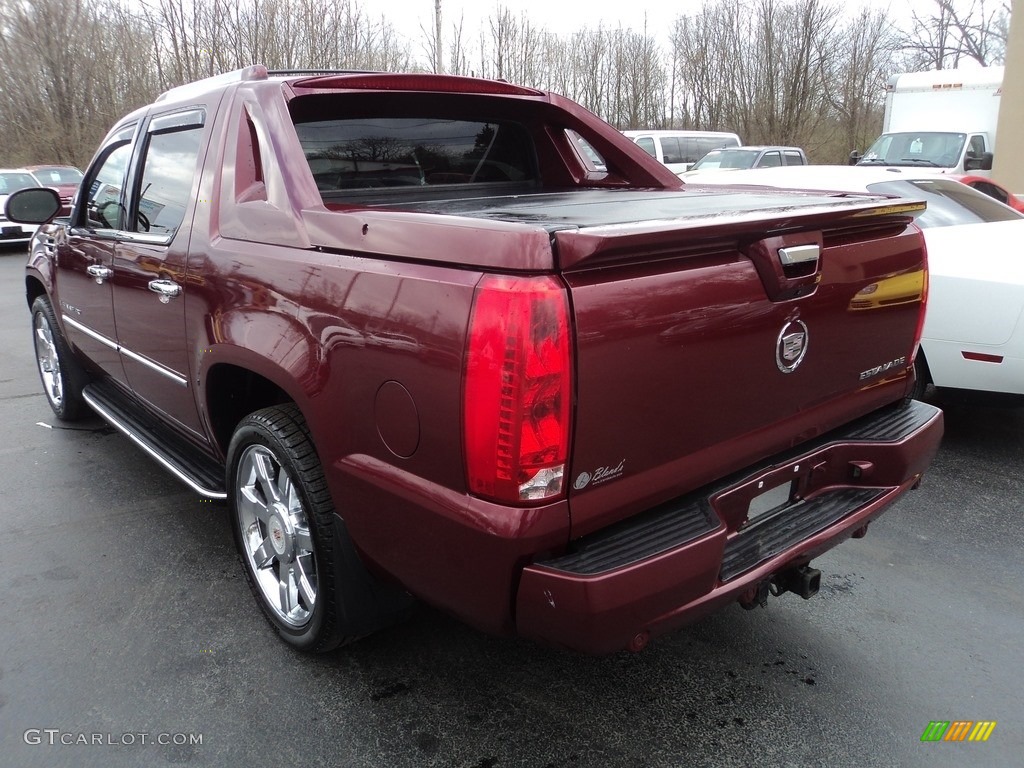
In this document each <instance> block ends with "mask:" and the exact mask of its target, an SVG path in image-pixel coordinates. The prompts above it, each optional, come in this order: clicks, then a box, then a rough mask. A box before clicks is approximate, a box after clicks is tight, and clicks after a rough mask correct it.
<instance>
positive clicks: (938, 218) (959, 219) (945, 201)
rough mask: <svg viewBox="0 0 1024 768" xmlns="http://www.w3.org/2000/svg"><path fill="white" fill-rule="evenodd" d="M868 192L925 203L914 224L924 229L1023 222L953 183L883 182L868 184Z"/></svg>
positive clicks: (1017, 215)
mask: <svg viewBox="0 0 1024 768" xmlns="http://www.w3.org/2000/svg"><path fill="white" fill-rule="evenodd" d="M868 189H869V190H870V191H871V192H881V193H884V194H887V195H899V196H900V197H911V198H917V199H919V200H920V199H923V200H924V201H925V202H926V203H928V209H927V210H926V211H925V212H924V213H922V214H920V215H919V216H917V218H916V219H915V220H914V221H915V222H916V223H917V224H918V226H920V227H922V228H924V229H927V228H929V227H952V226H955V225H957V224H980V223H983V222H990V221H1019V220H1021V219H1024V215H1021V214H1020V213H1017V211H1015V210H1013V209H1012V208H1010V207H1009V206H1006V205H1003V204H1002V203H1000V202H999V201H998V200H995V199H993V198H991V197H989V196H988V195H986V194H983V193H981V192H978V191H977V190H974V189H971V188H970V187H968V186H967V185H966V184H961V183H960V182H959V181H955V180H953V179H942V178H936V179H915V180H913V181H907V180H903V181H886V182H881V183H879V184H869V185H868Z"/></svg>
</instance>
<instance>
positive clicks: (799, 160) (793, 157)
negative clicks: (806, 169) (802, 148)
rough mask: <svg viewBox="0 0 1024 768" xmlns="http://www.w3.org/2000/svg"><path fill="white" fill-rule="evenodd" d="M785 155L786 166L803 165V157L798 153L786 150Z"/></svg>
mask: <svg viewBox="0 0 1024 768" xmlns="http://www.w3.org/2000/svg"><path fill="white" fill-rule="evenodd" d="M785 155H786V165H803V164H804V158H803V155H801V154H800V153H799V152H793V151H792V150H787V151H786V153H785Z"/></svg>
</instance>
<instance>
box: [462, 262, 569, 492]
mask: <svg viewBox="0 0 1024 768" xmlns="http://www.w3.org/2000/svg"><path fill="white" fill-rule="evenodd" d="M570 366H571V361H570V354H569V304H568V298H567V296H566V292H565V290H564V289H563V288H562V286H561V284H560V283H559V282H558V281H557V280H555V279H554V278H552V277H498V276H488V277H485V278H484V279H483V280H481V282H480V285H479V286H477V291H476V296H475V297H474V300H473V313H472V319H471V321H470V327H469V346H468V349H467V353H466V370H465V387H464V390H463V398H464V400H463V406H462V411H463V430H464V432H463V434H464V442H465V450H466V478H467V481H468V484H469V490H470V492H471V493H474V494H476V495H478V496H482V497H485V498H488V499H493V500H495V501H502V502H525V501H539V500H544V499H551V498H553V497H555V496H559V495H561V494H562V491H563V480H564V474H565V469H566V466H565V465H566V462H567V460H568V453H569V420H570V408H571V392H572V389H571V384H572V380H571V376H570Z"/></svg>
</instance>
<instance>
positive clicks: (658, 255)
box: [7, 66, 942, 653]
mask: <svg viewBox="0 0 1024 768" xmlns="http://www.w3.org/2000/svg"><path fill="white" fill-rule="evenodd" d="M54 197H55V196H54V195H53V194H52V192H47V191H44V190H27V191H25V192H22V193H19V194H18V195H14V196H12V198H11V199H10V200H9V202H8V205H7V208H8V211H9V214H10V215H11V216H12V218H17V219H19V220H23V221H35V222H36V223H38V222H41V221H47V220H49V219H50V218H51V217H52V216H53V215H55V213H56V209H55V207H54V206H56V205H57V201H56V200H55V199H54ZM922 207H923V206H922V204H921V203H919V202H916V201H908V200H900V199H890V198H883V197H878V196H872V195H850V194H834V195H833V194H826V193H821V192H788V191H778V190H775V191H769V190H760V191H754V190H742V189H728V188H722V187H717V188H714V189H711V188H707V189H700V188H686V187H684V185H683V184H682V182H680V181H679V179H677V178H676V176H675V175H674V174H673V173H671V172H670V171H668V170H667V169H666V168H664V167H662V166H661V165H659V164H658V163H657V162H656V161H655V160H653V159H651V158H650V157H648V156H647V155H646V154H645V153H644V152H643V150H641V149H640V148H638V147H637V146H636V145H634V144H633V143H632V142H631V141H629V139H627V138H625V137H624V136H622V135H621V134H619V133H618V132H617V131H615V130H614V129H612V128H611V127H610V126H608V125H607V124H606V123H604V122H603V121H601V120H599V119H598V118H596V117H595V116H594V115H592V114H590V113H589V112H587V111H586V110H584V109H582V108H580V107H579V106H578V105H576V104H574V103H572V102H569V101H567V100H565V99H563V98H561V97H559V96H557V95H554V94H550V93H544V92H540V91H535V90H531V89H527V88H522V87H518V86H514V85H510V84H508V83H504V82H492V81H486V80H477V79H470V78H459V77H439V76H432V75H393V74H381V73H309V74H296V73H283V74H276V73H268V72H267V71H266V69H264V68H263V67H259V66H256V67H250V68H248V69H246V70H242V71H239V72H235V73H230V74H228V75H225V76H220V77H216V78H212V79H210V80H206V81H202V82H199V83H194V84H192V85H187V86H183V87H181V88H177V89H174V90H172V91H170V92H168V93H166V94H164V95H163V96H162V97H161V98H160V99H158V100H157V101H156V102H155V103H154V104H153V105H151V106H149V107H146V108H144V109H141V110H139V111H137V112H135V113H133V114H131V115H129V116H127V117H126V118H124V119H123V120H121V121H120V122H118V123H117V125H116V126H115V127H114V128H113V130H112V131H111V132H110V134H109V135H108V137H107V138H106V140H105V141H104V142H103V144H102V146H101V147H100V149H99V151H98V153H97V154H96V156H95V159H94V160H93V162H92V163H91V165H90V167H89V169H88V171H87V173H86V177H85V181H84V182H83V184H82V187H81V191H80V192H79V194H78V197H77V200H76V203H75V205H74V209H73V211H72V213H71V215H70V217H67V218H64V219H56V220H53V221H52V223H50V224H47V225H45V226H43V227H41V228H40V230H39V232H38V234H37V236H36V238H35V240H34V241H33V243H32V246H31V253H30V260H29V264H28V268H27V273H26V289H27V295H28V302H29V304H30V306H31V308H32V322H33V327H34V333H35V345H36V352H37V357H38V361H39V371H40V374H41V377H42V380H43V384H44V386H45V390H46V394H47V396H48V398H49V401H50V405H51V406H52V407H53V410H54V411H55V413H56V414H57V416H58V417H60V418H62V419H74V418H77V417H79V416H81V415H83V414H84V413H86V412H87V411H88V409H90V408H91V409H92V410H94V411H96V412H97V413H99V414H100V415H101V416H102V417H103V418H104V419H106V420H108V421H109V422H110V423H111V424H113V425H114V426H116V427H118V428H119V429H120V430H121V431H123V432H124V433H125V434H126V435H128V436H129V437H130V438H131V439H132V440H134V441H135V442H137V443H138V444H139V445H140V446H142V447H143V448H144V449H145V450H146V451H147V452H148V453H149V454H150V455H151V456H153V458H155V459H156V460H157V461H158V462H160V464H162V465H163V466H164V467H166V468H167V469H168V470H170V471H171V472H173V473H174V474H176V475H177V476H178V477H179V478H181V479H182V480H184V481H185V482H187V483H188V484H189V485H190V486H192V487H193V488H194V489H196V491H198V492H199V493H201V494H203V495H204V496H207V497H210V498H214V499H226V500H227V504H228V507H229V510H230V512H229V514H230V515H231V518H232V521H233V527H234V530H235V533H236V538H237V543H238V548H239V551H240V553H241V559H242V561H243V563H244V565H245V572H246V574H247V576H248V578H249V581H250V583H251V584H252V587H253V591H254V593H255V595H256V598H257V600H258V602H259V604H260V606H261V607H262V609H263V611H264V612H265V613H266V615H267V617H268V618H269V620H270V622H271V623H272V624H273V626H274V627H275V628H276V629H277V631H278V632H279V633H280V635H281V636H282V637H283V638H284V639H285V640H287V641H288V642H290V643H292V644H294V645H295V646H297V647H299V648H302V649H305V650H326V649H329V648H332V647H335V646H337V645H338V644H339V643H342V642H346V641H348V640H351V639H354V638H356V637H359V636H361V635H365V634H367V633H369V632H372V631H373V630H374V629H376V628H378V627H380V626H382V625H383V624H386V623H388V622H390V621H393V620H395V619H396V618H398V617H400V616H401V615H402V614H403V613H404V612H405V611H406V610H407V607H408V604H409V601H410V597H409V596H410V595H412V596H415V597H417V598H420V599H422V600H424V601H426V602H428V603H430V604H432V605H434V606H437V607H439V608H441V609H443V610H445V611H448V612H450V613H452V614H454V615H456V616H459V617H461V618H462V619H464V620H465V621H467V622H469V623H470V624H472V625H474V626H476V627H479V628H481V629H483V630H486V631H488V632H496V633H518V634H521V635H524V636H528V637H531V638H536V639H537V640H540V641H544V642H550V643H554V644H558V645H562V646H566V647H569V648H575V649H580V650H584V651H588V652H594V653H605V652H611V651H615V650H617V649H622V648H631V649H634V650H638V649H640V648H642V647H644V646H645V645H646V644H647V642H648V640H649V639H650V638H651V637H652V636H655V635H657V634H658V633H661V632H664V631H667V630H669V629H671V628H673V627H675V626H678V625H680V624H683V623H685V622H687V621H692V620H694V619H695V618H697V617H699V616H702V615H704V614H706V613H707V612H709V611H711V610H714V609H716V608H718V607H720V606H723V605H726V604H728V603H730V602H735V601H737V600H738V601H740V602H741V603H743V604H744V605H746V606H753V605H757V604H763V602H764V600H765V598H766V596H767V594H768V593H769V591H772V592H775V593H779V592H781V591H787V590H788V591H793V592H796V593H798V594H801V595H803V596H804V597H809V596H810V595H811V594H813V593H814V592H815V590H816V589H817V583H818V579H819V577H820V574H819V573H818V572H817V571H816V570H815V569H813V568H810V567H809V563H810V561H811V559H812V558H814V557H815V556H817V555H819V554H820V553H822V552H824V551H825V550H827V549H829V548H830V547H832V546H834V545H836V544H837V543H839V542H841V541H842V540H844V539H846V538H848V537H851V536H853V537H858V536H861V535H863V533H864V532H865V531H866V529H867V527H868V523H869V522H870V521H871V520H873V519H874V518H875V517H877V516H878V515H879V514H881V512H882V511H883V510H884V509H885V508H886V507H887V506H888V505H889V504H890V503H891V502H893V501H894V500H896V499H897V498H898V497H899V496H900V495H901V494H902V493H903V492H905V491H906V490H907V489H909V488H912V487H914V486H915V485H916V484H917V483H918V482H919V481H920V479H921V476H922V473H924V471H925V469H926V468H927V466H928V464H929V462H930V461H931V459H932V457H933V456H934V454H935V451H936V449H937V446H938V443H939V440H940V437H941V433H942V416H941V412H940V411H938V410H937V409H935V408H934V407H932V406H930V405H927V404H923V403H919V402H916V401H913V400H909V399H908V398H907V395H908V392H909V391H910V389H911V386H912V384H913V381H912V378H913V375H912V361H913V358H914V354H915V351H916V347H917V344H918V337H919V334H920V331H921V321H922V318H923V315H924V306H925V294H926V291H927V272H926V260H925V253H924V246H923V241H922V238H921V234H920V232H919V230H918V229H917V228H916V227H915V226H914V224H913V217H914V215H915V213H917V212H919V211H920V210H921V209H922ZM896 279H898V280H899V281H900V283H901V285H910V284H913V285H916V286H917V288H916V295H913V296H910V295H908V296H905V297H903V300H901V301H900V302H899V303H897V304H893V305H892V306H881V305H880V306H877V307H876V308H874V309H873V311H869V312H865V311H863V310H860V309H859V308H858V309H857V310H856V311H855V306H856V298H857V297H858V295H859V294H860V293H861V292H863V291H865V290H870V287H871V286H873V285H877V284H879V283H880V282H882V281H886V280H896Z"/></svg>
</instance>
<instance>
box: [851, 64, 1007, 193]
mask: <svg viewBox="0 0 1024 768" xmlns="http://www.w3.org/2000/svg"><path fill="white" fill-rule="evenodd" d="M1002 85H1003V67H978V68H976V69H945V70H937V71H929V72H907V73H904V74H900V75H893V76H892V77H891V78H889V82H888V84H887V85H886V92H885V121H884V123H883V125H882V131H883V133H882V135H881V136H879V137H878V138H877V139H876V140H875V143H874V144H872V145H871V146H870V147H869V148H868V151H867V152H865V153H864V154H863V155H861V154H860V153H859V152H852V153H851V154H850V162H851V163H856V164H857V165H886V166H904V167H914V168H917V169H918V170H925V169H928V170H933V171H935V172H936V173H967V172H975V173H976V172H978V171H987V170H990V169H991V168H992V153H993V152H994V151H995V148H996V123H997V122H998V120H999V100H1000V96H1001V94H1002Z"/></svg>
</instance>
